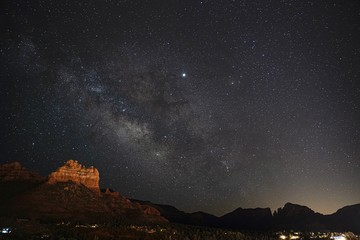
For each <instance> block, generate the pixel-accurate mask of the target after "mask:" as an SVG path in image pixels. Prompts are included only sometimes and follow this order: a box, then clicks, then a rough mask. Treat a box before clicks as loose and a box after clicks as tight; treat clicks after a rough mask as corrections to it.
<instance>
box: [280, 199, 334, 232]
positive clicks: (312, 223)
mask: <svg viewBox="0 0 360 240" xmlns="http://www.w3.org/2000/svg"><path fill="white" fill-rule="evenodd" d="M273 222H274V225H275V226H276V228H278V229H297V230H302V231H316V230H321V229H326V228H327V227H326V224H325V222H324V215H322V214H320V213H315V212H314V211H313V210H311V209H310V208H308V207H306V206H301V205H297V204H293V203H286V204H285V206H284V207H283V208H279V209H278V210H277V211H275V212H274V216H273Z"/></svg>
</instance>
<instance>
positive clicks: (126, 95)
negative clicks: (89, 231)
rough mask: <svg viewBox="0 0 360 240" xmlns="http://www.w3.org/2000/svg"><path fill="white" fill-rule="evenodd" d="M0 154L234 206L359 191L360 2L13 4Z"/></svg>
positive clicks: (161, 199) (7, 24)
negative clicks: (86, 168) (72, 163)
mask: <svg viewBox="0 0 360 240" xmlns="http://www.w3.org/2000/svg"><path fill="white" fill-rule="evenodd" d="M2 5H3V6H2V7H1V9H2V10H1V12H2V13H1V22H2V27H1V49H0V50H1V52H0V54H1V83H0V84H1V85H0V87H1V102H2V106H1V117H0V119H1V133H2V138H1V142H0V144H1V162H8V161H11V160H19V161H21V162H22V163H23V164H24V165H25V166H26V167H27V168H29V169H31V170H36V171H40V172H41V173H42V174H48V173H49V172H51V171H53V170H54V169H55V168H56V167H58V166H60V165H61V164H62V163H63V162H64V161H66V160H67V159H77V160H78V161H80V162H81V163H83V164H85V165H93V166H96V167H97V168H98V169H99V171H100V173H101V185H102V187H111V188H112V189H114V190H116V191H119V192H120V193H121V194H123V195H125V196H127V197H131V198H138V199H143V200H151V201H153V202H156V203H166V204H171V205H174V206H176V207H178V208H180V209H182V210H186V211H197V210H203V211H208V212H210V213H214V214H218V215H221V214H223V213H225V212H228V211H230V210H233V209H234V208H237V207H271V208H273V209H276V208H277V207H280V206H282V205H283V204H284V203H286V202H288V201H290V202H294V203H299V204H305V205H308V206H309V207H311V208H313V209H314V210H316V211H319V212H323V213H331V212H334V211H335V210H336V209H337V208H339V207H342V206H344V205H348V204H354V203H359V202H360V188H359V183H360V130H359V129H360V108H359V103H360V84H359V81H360V79H359V78H360V4H359V3H357V2H356V1H290V0H289V1H205V0H204V1H111V0H110V1H101V2H100V1H46V2H43V1H5V2H4V3H3V4H2Z"/></svg>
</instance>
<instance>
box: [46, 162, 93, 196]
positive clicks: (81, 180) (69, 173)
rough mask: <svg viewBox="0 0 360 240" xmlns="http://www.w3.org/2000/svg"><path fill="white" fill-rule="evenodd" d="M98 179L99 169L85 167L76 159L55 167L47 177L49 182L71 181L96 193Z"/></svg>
mask: <svg viewBox="0 0 360 240" xmlns="http://www.w3.org/2000/svg"><path fill="white" fill-rule="evenodd" d="M99 180H100V177H99V171H98V170H97V169H96V168H95V167H92V166H91V167H89V168H86V167H85V166H83V165H81V164H80V163H78V162H77V161H76V160H68V161H67V162H66V163H65V165H64V166H61V167H59V168H58V169H56V171H55V172H52V173H51V174H50V175H49V177H48V183H49V184H54V183H59V182H68V181H72V182H74V183H77V184H82V185H84V186H85V187H87V188H89V189H91V190H93V191H94V192H96V193H98V194H99V193H100V187H99Z"/></svg>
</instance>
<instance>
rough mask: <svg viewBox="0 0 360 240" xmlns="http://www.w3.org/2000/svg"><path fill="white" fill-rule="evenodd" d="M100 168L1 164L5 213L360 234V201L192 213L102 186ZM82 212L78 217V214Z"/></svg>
mask: <svg viewBox="0 0 360 240" xmlns="http://www.w3.org/2000/svg"><path fill="white" fill-rule="evenodd" d="M99 179H100V176H99V172H98V170H97V169H96V168H94V167H90V168H86V167H85V166H83V165H81V164H80V163H78V162H77V161H75V160H68V161H67V162H66V163H65V165H64V166H62V167H60V168H58V169H57V170H55V171H54V172H52V173H50V174H49V176H48V177H47V178H44V177H41V176H40V175H38V174H36V173H33V172H30V171H28V170H27V169H26V168H24V167H23V166H21V164H20V163H19V162H15V163H8V164H2V165H0V213H1V214H4V215H7V216H16V217H23V218H46V219H52V220H55V219H59V218H61V219H74V218H75V219H77V220H83V221H92V220H99V219H103V220H106V219H115V218H119V217H120V218H126V219H131V220H139V221H145V222H163V223H164V222H167V221H170V222H174V223H181V224H190V225H199V226H206V227H221V228H230V229H242V230H254V231H268V230H284V229H293V230H304V231H318V230H336V231H352V232H355V233H360V204H354V205H348V206H344V207H342V208H340V209H338V210H337V211H336V212H334V213H333V214H327V215H325V214H321V213H317V212H315V211H313V210H312V209H311V208H309V207H307V206H303V205H299V204H294V203H290V202H287V203H286V204H285V205H284V206H283V207H282V208H279V209H277V210H276V211H274V213H272V212H271V209H270V208H241V207H239V208H236V209H234V210H233V211H231V212H229V213H226V214H224V215H222V216H219V217H218V216H215V215H212V214H209V213H206V212H201V211H197V212H193V213H187V212H184V211H181V210H179V209H177V208H176V207H174V206H171V205H166V204H156V203H152V202H150V201H143V200H137V199H128V198H125V197H123V196H121V194H120V193H119V192H115V191H113V190H111V189H109V188H106V189H101V190H100V187H99ZM74 216H76V217H74Z"/></svg>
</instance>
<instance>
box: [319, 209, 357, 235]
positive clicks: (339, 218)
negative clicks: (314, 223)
mask: <svg viewBox="0 0 360 240" xmlns="http://www.w3.org/2000/svg"><path fill="white" fill-rule="evenodd" d="M326 222H327V225H328V226H329V228H331V229H334V230H336V231H353V232H357V233H360V204H355V205H351V206H345V207H343V208H340V209H339V210H337V211H336V212H335V213H333V214H331V215H328V216H326Z"/></svg>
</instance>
